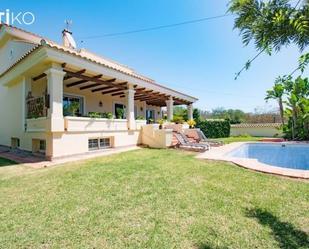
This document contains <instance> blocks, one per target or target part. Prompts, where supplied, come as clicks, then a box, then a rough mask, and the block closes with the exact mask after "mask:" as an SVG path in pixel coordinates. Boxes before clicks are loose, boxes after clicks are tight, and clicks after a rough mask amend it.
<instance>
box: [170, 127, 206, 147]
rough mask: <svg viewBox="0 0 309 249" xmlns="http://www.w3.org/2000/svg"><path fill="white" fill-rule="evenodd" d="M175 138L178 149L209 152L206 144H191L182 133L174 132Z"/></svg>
mask: <svg viewBox="0 0 309 249" xmlns="http://www.w3.org/2000/svg"><path fill="white" fill-rule="evenodd" d="M174 135H175V137H176V138H177V140H178V142H179V143H180V145H179V148H182V149H189V150H194V151H199V152H204V151H206V150H209V145H208V144H206V143H203V144H200V143H191V142H190V141H189V139H188V137H187V136H186V135H184V134H183V133H182V132H174Z"/></svg>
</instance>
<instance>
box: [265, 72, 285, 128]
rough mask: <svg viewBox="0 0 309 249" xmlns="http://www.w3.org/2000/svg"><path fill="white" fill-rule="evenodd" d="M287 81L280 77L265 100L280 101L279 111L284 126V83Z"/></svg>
mask: <svg viewBox="0 0 309 249" xmlns="http://www.w3.org/2000/svg"><path fill="white" fill-rule="evenodd" d="M284 80H286V79H285V78H284V77H282V78H281V77H279V78H278V79H276V82H275V85H274V86H273V88H272V89H270V90H268V91H267V95H266V97H265V100H266V101H268V100H270V99H274V100H276V101H278V104H279V111H280V117H281V122H282V125H284V107H283V95H284V90H285V89H284V85H283V83H282V82H283V81H284Z"/></svg>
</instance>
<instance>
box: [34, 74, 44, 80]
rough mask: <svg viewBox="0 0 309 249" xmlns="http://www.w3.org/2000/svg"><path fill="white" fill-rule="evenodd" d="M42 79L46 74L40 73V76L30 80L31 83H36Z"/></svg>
mask: <svg viewBox="0 0 309 249" xmlns="http://www.w3.org/2000/svg"><path fill="white" fill-rule="evenodd" d="M44 77H46V73H42V74H40V75H38V76H36V77H33V78H32V80H33V81H37V80H40V79H42V78H44Z"/></svg>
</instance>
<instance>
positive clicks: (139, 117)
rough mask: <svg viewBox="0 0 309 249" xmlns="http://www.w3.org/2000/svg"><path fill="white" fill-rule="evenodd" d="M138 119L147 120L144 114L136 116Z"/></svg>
mask: <svg viewBox="0 0 309 249" xmlns="http://www.w3.org/2000/svg"><path fill="white" fill-rule="evenodd" d="M136 120H145V118H144V117H143V116H141V115H139V116H137V117H136Z"/></svg>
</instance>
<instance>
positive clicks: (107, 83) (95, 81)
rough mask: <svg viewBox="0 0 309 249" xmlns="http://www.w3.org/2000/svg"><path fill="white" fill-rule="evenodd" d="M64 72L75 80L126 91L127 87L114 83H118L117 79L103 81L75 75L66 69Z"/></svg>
mask: <svg viewBox="0 0 309 249" xmlns="http://www.w3.org/2000/svg"><path fill="white" fill-rule="evenodd" d="M63 71H64V72H66V73H67V75H69V76H73V77H75V78H80V79H81V80H86V81H92V82H94V83H98V84H101V85H107V86H111V87H116V88H120V89H126V87H124V86H120V85H118V84H115V83H113V82H114V81H116V79H115V78H114V79H110V80H101V79H96V78H94V77H89V76H86V75H82V74H78V73H74V72H71V71H69V70H66V69H64V70H63Z"/></svg>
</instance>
